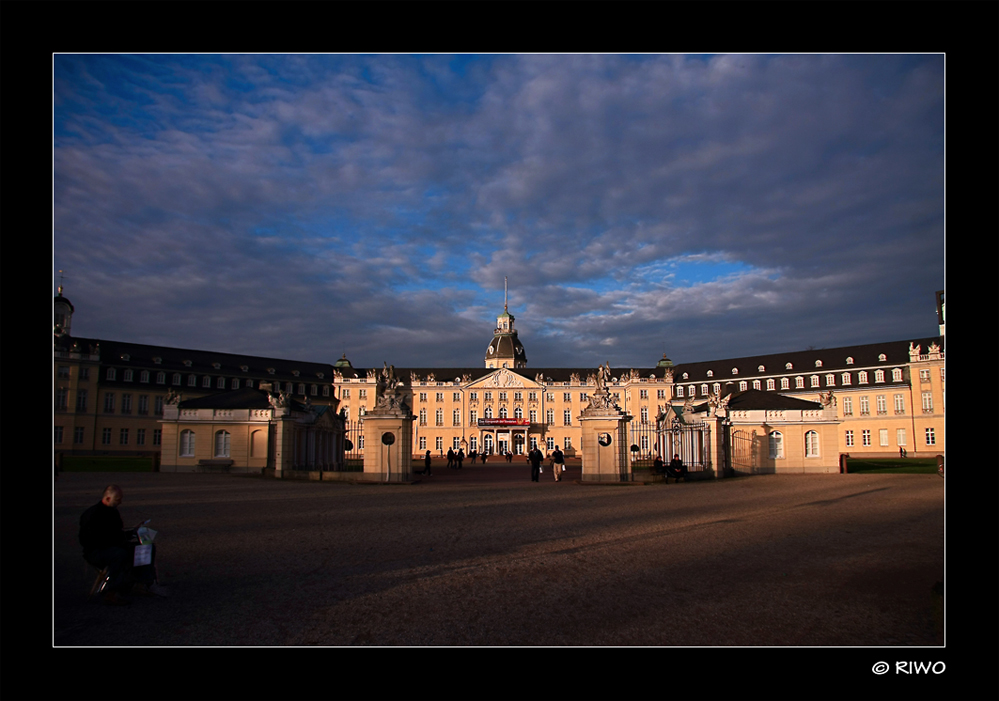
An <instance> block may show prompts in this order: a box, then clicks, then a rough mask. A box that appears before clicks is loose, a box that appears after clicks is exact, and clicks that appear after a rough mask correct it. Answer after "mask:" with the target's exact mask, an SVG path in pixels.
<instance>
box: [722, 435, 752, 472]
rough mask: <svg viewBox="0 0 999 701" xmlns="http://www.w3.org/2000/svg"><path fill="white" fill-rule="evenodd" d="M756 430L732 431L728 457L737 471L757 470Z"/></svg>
mask: <svg viewBox="0 0 999 701" xmlns="http://www.w3.org/2000/svg"><path fill="white" fill-rule="evenodd" d="M755 443H756V431H753V432H752V433H750V432H749V431H740V430H736V431H732V433H731V437H730V438H729V444H728V449H729V450H728V459H729V464H730V465H731V467H732V469H733V470H735V471H736V472H749V473H752V472H755V471H756V452H757V451H756V449H755V447H756V446H755Z"/></svg>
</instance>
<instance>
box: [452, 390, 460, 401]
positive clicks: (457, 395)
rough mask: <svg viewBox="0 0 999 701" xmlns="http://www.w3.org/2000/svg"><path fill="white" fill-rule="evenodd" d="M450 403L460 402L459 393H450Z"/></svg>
mask: <svg viewBox="0 0 999 701" xmlns="http://www.w3.org/2000/svg"><path fill="white" fill-rule="evenodd" d="M451 401H453V402H460V401H461V392H452V393H451Z"/></svg>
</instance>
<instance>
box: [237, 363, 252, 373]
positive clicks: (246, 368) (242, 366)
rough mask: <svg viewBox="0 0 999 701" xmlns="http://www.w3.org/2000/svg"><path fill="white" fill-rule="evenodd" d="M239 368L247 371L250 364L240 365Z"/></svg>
mask: <svg viewBox="0 0 999 701" xmlns="http://www.w3.org/2000/svg"><path fill="white" fill-rule="evenodd" d="M239 369H240V370H242V371H243V372H246V371H247V370H249V369H250V366H249V365H240V366H239Z"/></svg>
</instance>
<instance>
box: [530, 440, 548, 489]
mask: <svg viewBox="0 0 999 701" xmlns="http://www.w3.org/2000/svg"><path fill="white" fill-rule="evenodd" d="M527 459H528V460H530V461H531V481H532V482H538V481H539V480H540V477H541V461H542V460H544V459H545V458H544V456H543V455H542V454H541V451H540V450H538V449H537V448H535V449H534V450H532V451H531V452H530V453H528V455H527Z"/></svg>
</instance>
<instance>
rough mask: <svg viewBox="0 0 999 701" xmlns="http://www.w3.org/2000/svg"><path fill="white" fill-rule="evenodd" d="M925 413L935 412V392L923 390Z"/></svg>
mask: <svg viewBox="0 0 999 701" xmlns="http://www.w3.org/2000/svg"><path fill="white" fill-rule="evenodd" d="M923 413H924V414H932V413H933V393H932V392H923Z"/></svg>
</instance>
